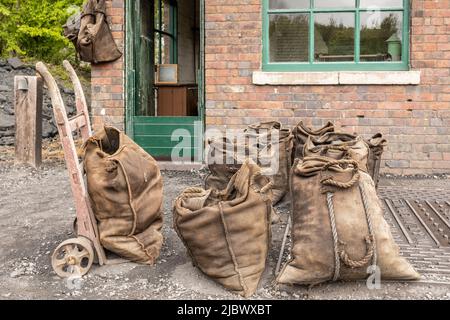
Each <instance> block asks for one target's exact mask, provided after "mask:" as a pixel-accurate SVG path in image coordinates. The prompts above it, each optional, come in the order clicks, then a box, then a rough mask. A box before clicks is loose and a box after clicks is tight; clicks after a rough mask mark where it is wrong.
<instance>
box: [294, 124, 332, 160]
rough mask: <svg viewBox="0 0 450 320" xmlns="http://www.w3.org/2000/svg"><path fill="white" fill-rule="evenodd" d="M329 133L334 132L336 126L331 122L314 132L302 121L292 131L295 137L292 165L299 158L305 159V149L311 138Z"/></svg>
mask: <svg viewBox="0 0 450 320" xmlns="http://www.w3.org/2000/svg"><path fill="white" fill-rule="evenodd" d="M328 132H334V125H333V123H331V122H328V123H327V124H326V125H324V126H323V127H322V128H319V129H316V130H314V129H312V128H309V127H307V126H305V124H304V123H303V121H300V122H299V123H298V124H297V125H296V126H295V127H294V129H292V136H293V137H294V147H293V151H292V163H294V160H295V159H297V158H298V159H303V147H304V145H305V144H306V141H307V140H308V138H309V137H310V136H313V137H320V136H323V135H324V134H325V133H328Z"/></svg>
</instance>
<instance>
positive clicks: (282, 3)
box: [269, 0, 309, 9]
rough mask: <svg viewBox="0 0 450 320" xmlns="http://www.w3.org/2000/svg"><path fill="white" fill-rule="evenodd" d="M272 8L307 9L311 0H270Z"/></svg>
mask: <svg viewBox="0 0 450 320" xmlns="http://www.w3.org/2000/svg"><path fill="white" fill-rule="evenodd" d="M269 8H270V9H307V8H309V0H269Z"/></svg>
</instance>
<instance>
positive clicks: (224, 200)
mask: <svg viewBox="0 0 450 320" xmlns="http://www.w3.org/2000/svg"><path fill="white" fill-rule="evenodd" d="M270 187H271V183H270V182H269V180H268V179H267V178H266V177H264V176H262V175H261V169H260V168H259V167H258V166H257V165H255V164H250V163H249V162H248V161H246V162H245V163H244V164H243V165H242V166H241V168H240V169H239V171H238V172H237V173H236V174H235V175H234V176H233V177H232V178H231V180H230V182H229V184H228V186H227V188H226V189H225V190H223V191H220V192H219V191H218V190H211V189H210V190H205V189H202V188H188V189H186V190H185V191H184V192H183V193H182V194H181V195H180V196H179V197H178V198H177V199H176V200H175V203H174V210H173V219H174V228H175V230H176V231H177V233H178V235H179V237H180V238H181V240H182V241H183V243H184V244H185V246H186V248H187V250H188V252H189V255H190V256H191V258H192V260H193V262H194V264H195V265H196V266H197V267H198V268H199V269H200V270H201V271H202V272H203V273H205V274H206V275H208V276H209V277H211V278H212V279H214V280H215V281H217V282H218V283H220V284H221V285H223V286H224V287H225V288H227V289H229V290H231V291H233V292H236V293H238V294H240V295H242V296H244V297H249V296H251V295H252V294H253V293H254V292H255V291H256V289H257V286H258V283H259V281H260V278H261V275H262V273H263V272H264V269H265V264H266V259H267V255H268V251H269V244H270V238H271V230H270V213H271V200H270V194H269V191H270Z"/></svg>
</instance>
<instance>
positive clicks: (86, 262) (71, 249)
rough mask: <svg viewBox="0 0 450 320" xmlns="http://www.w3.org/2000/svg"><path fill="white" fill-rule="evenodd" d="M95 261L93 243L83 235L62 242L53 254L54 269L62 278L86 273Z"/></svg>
mask: <svg viewBox="0 0 450 320" xmlns="http://www.w3.org/2000/svg"><path fill="white" fill-rule="evenodd" d="M93 261H94V251H93V249H92V244H91V242H90V241H89V240H88V239H86V238H83V237H78V238H74V239H69V240H66V241H64V242H62V243H61V244H60V245H59V246H58V247H57V248H56V249H55V251H54V252H53V255H52V267H53V270H54V271H55V272H56V274H57V275H58V276H60V277H62V278H68V277H71V276H83V275H85V274H86V273H87V272H88V271H89V269H90V268H91V266H92V263H93Z"/></svg>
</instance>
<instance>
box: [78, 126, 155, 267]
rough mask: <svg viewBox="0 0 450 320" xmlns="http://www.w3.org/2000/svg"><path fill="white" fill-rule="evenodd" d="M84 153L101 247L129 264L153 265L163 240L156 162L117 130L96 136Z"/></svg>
mask: <svg viewBox="0 0 450 320" xmlns="http://www.w3.org/2000/svg"><path fill="white" fill-rule="evenodd" d="M84 149H85V152H84V168H85V171H86V177H87V187H88V192H89V196H90V198H91V202H92V208H93V211H94V214H95V217H96V219H97V220H98V228H99V233H100V242H101V244H102V245H103V246H104V247H105V248H106V249H108V250H110V251H112V252H114V253H116V254H118V255H119V256H121V257H123V258H126V259H128V260H131V261H134V262H139V263H143V264H153V263H155V260H156V259H157V258H158V256H159V253H160V249H161V246H162V242H163V237H162V234H161V227H162V223H163V218H162V198H163V184H162V177H161V174H160V171H159V168H158V165H157V163H156V161H155V160H154V159H153V158H152V157H151V156H150V155H148V154H147V153H146V152H145V151H144V150H143V149H141V148H140V147H139V146H138V145H137V144H136V143H134V142H133V141H132V140H131V139H130V138H128V137H127V136H126V135H125V134H124V133H123V132H121V131H119V130H117V129H115V128H113V127H104V128H103V129H102V130H99V131H98V132H96V133H95V134H94V135H93V136H92V137H91V138H90V139H89V140H88V141H87V142H86V144H85V146H84Z"/></svg>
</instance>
